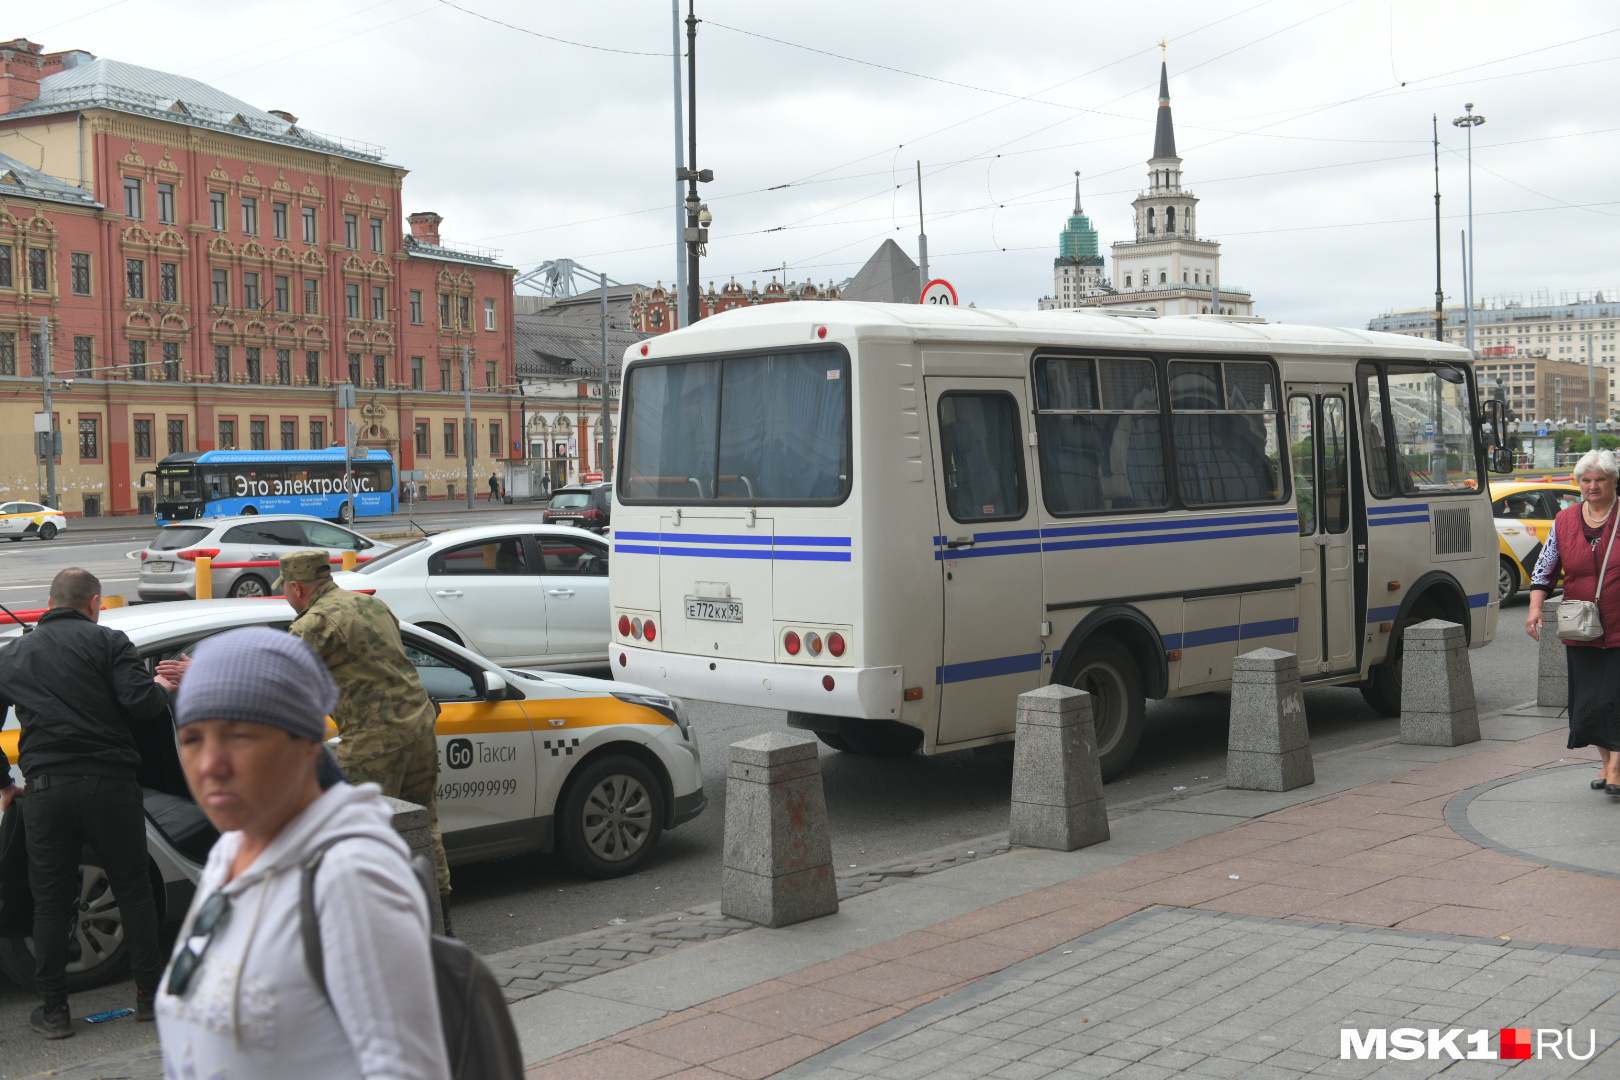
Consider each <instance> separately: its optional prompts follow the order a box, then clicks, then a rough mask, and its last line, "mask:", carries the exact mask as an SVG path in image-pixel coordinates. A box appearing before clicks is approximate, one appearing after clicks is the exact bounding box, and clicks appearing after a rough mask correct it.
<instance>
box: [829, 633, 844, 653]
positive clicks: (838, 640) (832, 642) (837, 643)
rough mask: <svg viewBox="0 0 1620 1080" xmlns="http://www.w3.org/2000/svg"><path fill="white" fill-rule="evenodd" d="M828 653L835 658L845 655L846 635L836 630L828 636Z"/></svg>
mask: <svg viewBox="0 0 1620 1080" xmlns="http://www.w3.org/2000/svg"><path fill="white" fill-rule="evenodd" d="M827 651H828V652H830V653H832V654H833V655H834V656H843V655H844V635H843V634H840V633H839V632H838V631H836V630H834V631H833V632H832V633H830V634H828V635H827Z"/></svg>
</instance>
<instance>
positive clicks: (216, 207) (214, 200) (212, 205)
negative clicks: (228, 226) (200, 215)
mask: <svg viewBox="0 0 1620 1080" xmlns="http://www.w3.org/2000/svg"><path fill="white" fill-rule="evenodd" d="M208 223H209V225H210V226H212V228H213V230H214V231H215V232H224V231H225V193H224V192H223V191H210V192H209V193H208Z"/></svg>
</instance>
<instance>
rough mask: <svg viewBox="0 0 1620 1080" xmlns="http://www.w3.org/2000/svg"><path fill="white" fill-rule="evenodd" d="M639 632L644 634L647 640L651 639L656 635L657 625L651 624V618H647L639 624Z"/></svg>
mask: <svg viewBox="0 0 1620 1080" xmlns="http://www.w3.org/2000/svg"><path fill="white" fill-rule="evenodd" d="M641 632H642V634H643V635H645V636H646V638H647V640H648V641H651V640H653V639H654V638H656V637H657V636H658V627H656V626H654V625H653V621H652V620H651V619H648V620H647V621H646V622H644V623H642V624H641Z"/></svg>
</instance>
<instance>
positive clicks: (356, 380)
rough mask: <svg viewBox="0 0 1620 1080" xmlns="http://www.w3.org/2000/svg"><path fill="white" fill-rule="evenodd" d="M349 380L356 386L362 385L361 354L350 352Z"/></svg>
mask: <svg viewBox="0 0 1620 1080" xmlns="http://www.w3.org/2000/svg"><path fill="white" fill-rule="evenodd" d="M349 381H350V382H351V383H353V384H354V385H356V386H359V385H360V354H359V353H357V352H352V353H350V354H349Z"/></svg>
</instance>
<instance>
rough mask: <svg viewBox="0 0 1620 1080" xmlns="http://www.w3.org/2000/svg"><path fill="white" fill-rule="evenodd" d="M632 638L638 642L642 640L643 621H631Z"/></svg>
mask: <svg viewBox="0 0 1620 1080" xmlns="http://www.w3.org/2000/svg"><path fill="white" fill-rule="evenodd" d="M630 636H631V637H633V638H635V639H636V640H637V641H640V640H641V620H640V619H631V620H630Z"/></svg>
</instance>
